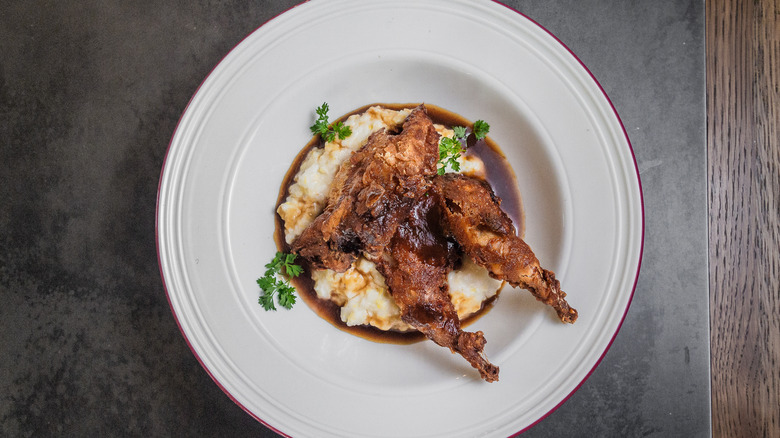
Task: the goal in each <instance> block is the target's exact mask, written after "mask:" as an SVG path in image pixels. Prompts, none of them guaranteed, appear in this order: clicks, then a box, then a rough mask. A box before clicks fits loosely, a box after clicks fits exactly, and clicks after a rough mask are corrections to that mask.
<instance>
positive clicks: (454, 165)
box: [438, 120, 490, 175]
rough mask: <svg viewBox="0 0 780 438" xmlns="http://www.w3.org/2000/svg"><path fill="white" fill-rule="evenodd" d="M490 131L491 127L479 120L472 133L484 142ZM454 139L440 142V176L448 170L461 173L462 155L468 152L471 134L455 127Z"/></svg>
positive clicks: (462, 128) (444, 138) (463, 128)
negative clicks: (466, 146) (460, 160)
mask: <svg viewBox="0 0 780 438" xmlns="http://www.w3.org/2000/svg"><path fill="white" fill-rule="evenodd" d="M489 130H490V125H488V124H487V122H485V121H484V120H477V121H476V122H474V126H473V127H472V130H471V132H472V133H473V134H474V137H476V138H477V140H482V139H483V138H485V137H486V136H487V133H488V131H489ZM452 132H453V135H452V137H442V138H441V140H439V164H440V166H441V167H439V169H438V173H439V175H444V174H445V173H446V172H447V168H448V167H449V168H450V169H452V170H454V171H455V172H459V171H460V162H459V161H458V158H460V156H461V154H462V153H463V152H465V151H466V148H465V144H466V139H467V138H468V136H469V134H468V131H467V130H466V128H465V127H463V126H453V127H452Z"/></svg>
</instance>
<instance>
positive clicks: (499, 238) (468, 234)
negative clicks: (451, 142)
mask: <svg viewBox="0 0 780 438" xmlns="http://www.w3.org/2000/svg"><path fill="white" fill-rule="evenodd" d="M433 181H434V184H433V190H434V191H435V192H436V193H437V194H438V199H439V202H440V205H441V210H442V217H443V219H444V220H443V222H444V227H445V229H446V230H447V232H449V233H450V234H451V235H452V237H453V238H454V239H455V240H456V241H457V242H458V243H459V244H460V245H461V246H462V247H463V249H464V250H465V252H466V254H468V255H469V256H470V257H471V258H472V260H474V262H475V263H477V264H479V265H481V266H483V267H485V268H486V269H487V270H488V272H490V275H491V276H492V277H494V278H497V279H499V280H505V281H507V282H509V283H510V284H511V285H512V286H515V287H522V288H525V289H528V290H529V291H530V292H531V293H532V294H533V295H534V296H535V297H536V299H537V300H539V301H542V302H543V303H545V304H547V305H549V306H552V307H553V308H554V309H555V311H556V312H557V313H558V317H559V318H560V320H561V321H563V322H568V323H573V322H574V321H576V319H577V311H576V310H575V309H573V308H572V307H570V306H569V303H567V302H566V299H565V297H566V293H565V292H563V291H562V290H561V286H560V283H559V282H558V280H556V279H555V274H554V273H553V272H551V271H548V270H546V269H543V268H542V267H541V266H540V265H539V260H537V258H536V256H535V255H534V253H533V251H532V250H531V248H530V247H529V246H528V245H527V244H526V243H525V242H524V241H523V239H521V238H520V237H518V236H517V235H516V234H515V229H514V226H513V225H512V220H511V219H510V218H509V216H507V215H506V213H504V211H503V210H502V209H501V205H500V204H501V200H500V199H499V198H498V197H497V196H496V195H495V194H494V193H493V190H492V189H491V188H490V186H489V185H488V184H487V183H485V182H483V181H480V180H476V179H473V178H469V177H466V176H463V175H458V174H446V175H442V176H437V177H435V178H434V179H433Z"/></svg>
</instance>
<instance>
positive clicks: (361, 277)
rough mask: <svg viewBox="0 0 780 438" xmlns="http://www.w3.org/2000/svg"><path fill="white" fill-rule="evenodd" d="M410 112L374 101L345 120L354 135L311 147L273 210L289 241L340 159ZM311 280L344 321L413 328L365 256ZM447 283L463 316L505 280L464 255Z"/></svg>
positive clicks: (469, 163)
mask: <svg viewBox="0 0 780 438" xmlns="http://www.w3.org/2000/svg"><path fill="white" fill-rule="evenodd" d="M410 112H411V109H404V110H401V111H395V110H390V109H386V108H382V107H379V106H372V107H370V108H369V109H368V110H366V111H365V112H363V113H361V114H355V115H352V116H350V117H349V118H347V120H346V121H345V122H344V124H345V125H347V126H349V127H350V128H351V129H352V135H350V136H349V137H347V138H346V139H344V140H340V139H338V138H337V139H336V140H334V141H331V142H326V143H325V144H324V146H323V147H322V148H314V149H312V150H311V151H309V153H308V155H307V156H306V158H304V160H303V162H302V163H301V167H300V169H299V170H298V173H297V174H296V175H295V178H294V180H293V183H292V184H291V185H290V189H289V196H288V197H287V199H286V200H285V202H284V203H283V204H281V205H280V206H279V208H278V210H277V212H278V213H279V216H280V217H281V218H282V220H283V221H284V235H285V240H286V241H287V243H288V244H290V243H292V242H293V240H295V238H296V237H298V236H299V235H300V234H301V233H302V232H303V230H304V229H305V228H306V227H307V226H309V224H311V223H312V222H313V221H314V218H316V217H317V216H318V215H319V214H320V213H321V212H322V210H323V209H324V208H325V203H326V202H327V196H328V191H329V190H330V185H331V183H332V182H333V178H334V177H335V175H336V172H337V171H338V169H339V167H340V166H341V164H342V163H343V162H344V161H346V160H347V159H348V158H349V157H350V155H351V154H352V153H353V152H355V151H357V150H358V149H360V148H361V147H362V146H363V145H364V144H365V143H366V140H368V137H369V136H370V135H371V133H373V132H375V131H378V130H380V129H382V128H385V129H388V130H393V129H395V128H398V127H400V125H401V124H403V121H404V120H405V119H406V116H408V115H409V113H410ZM435 128H436V130H437V131H438V132H439V134H440V135H442V136H443V137H451V136H452V135H453V132H452V130H450V129H448V128H446V127H444V126H441V125H435ZM459 161H460V165H461V170H460V171H461V172H462V173H466V174H469V175H473V176H484V175H485V166H484V164H483V163H482V161H481V160H480V159H479V158H477V157H472V156H468V157H465V156H462V157H461V158H460V159H459ZM448 170H449V171H451V169H448ZM312 279H313V280H314V290H315V291H316V293H317V296H318V297H319V298H322V299H329V300H331V301H333V302H334V303H336V304H337V305H338V306H339V307H341V320H342V321H343V322H344V323H346V324H347V325H349V326H355V325H371V326H374V327H376V328H378V329H380V330H398V331H407V330H413V329H412V328H411V327H410V326H408V325H407V324H406V323H404V322H403V321H401V312H400V309H399V308H398V306H397V305H396V304H395V301H394V300H393V298H392V297H391V296H390V293H389V291H388V290H387V285H386V284H385V279H384V277H383V276H382V274H380V273H379V272H378V271H377V269H376V265H374V263H372V262H370V261H369V260H366V259H365V258H363V257H358V259H357V260H356V261H355V262H354V263H353V264H352V267H350V268H349V269H348V270H346V271H345V272H342V273H338V272H335V271H332V270H329V269H322V270H315V271H314V272H312ZM448 282H449V289H450V298H451V299H452V302H453V304H454V305H455V309H456V310H457V312H458V316H459V317H460V318H461V319H463V318H465V317H467V316H469V315H471V314H472V313H474V312H476V311H478V310H479V309H480V308H481V307H482V303H483V301H484V300H486V299H488V298H490V297H492V296H494V295H495V294H496V293H497V292H498V290H499V289H500V288H501V285H502V284H503V283H502V282H501V281H500V280H495V279H493V278H491V277H490V276H489V275H488V273H487V270H485V269H484V268H482V267H480V266H477V265H476V264H474V263H473V262H472V261H471V260H470V259H468V257H466V256H464V259H463V264H462V266H461V267H460V268H459V269H458V270H455V271H452V272H450V273H449V276H448Z"/></svg>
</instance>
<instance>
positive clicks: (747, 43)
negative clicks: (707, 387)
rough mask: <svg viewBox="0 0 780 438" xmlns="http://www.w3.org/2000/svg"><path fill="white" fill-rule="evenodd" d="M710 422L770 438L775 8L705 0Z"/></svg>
mask: <svg viewBox="0 0 780 438" xmlns="http://www.w3.org/2000/svg"><path fill="white" fill-rule="evenodd" d="M706 26H707V27H706V31H707V115H708V118H707V134H708V145H707V152H708V178H709V182H710V186H709V227H710V228H709V260H710V267H709V269H710V329H711V332H710V341H711V367H712V368H711V370H712V419H713V435H714V436H716V437H780V296H779V295H780V219H779V218H780V139H779V138H778V137H780V128H779V127H778V126H779V125H780V109H779V107H780V76H779V75H780V0H761V1H759V0H756V1H754V0H747V1H746V0H723V1H717V0H707V2H706Z"/></svg>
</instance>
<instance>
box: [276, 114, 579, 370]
mask: <svg viewBox="0 0 780 438" xmlns="http://www.w3.org/2000/svg"><path fill="white" fill-rule="evenodd" d="M434 108H436V107H434ZM437 111H439V109H438V108H437ZM326 112H327V106H326V105H323V107H321V108H320V109H318V114H319V115H320V119H319V120H318V124H319V126H318V124H317V123H316V124H315V126H313V127H312V129H313V131H315V132H318V135H317V136H316V137H315V139H314V140H313V143H311V144H310V145H309V146H308V147H307V148H305V149H304V152H303V154H302V155H301V156H300V157H301V158H300V159H299V160H296V163H294V164H293V166H292V168H291V169H292V170H291V172H290V174H289V175H291V176H292V178H286V182H285V183H284V184H283V185H282V189H281V193H280V202H279V205H278V208H277V212H278V214H279V218H280V222H279V223H278V225H279V229H280V234H281V236H280V239H279V240H280V242H279V244H280V246H282V248H281V249H282V250H284V251H285V252H291V253H293V254H296V255H297V256H298V257H300V259H302V262H303V265H304V280H303V281H301V282H298V286H299V288H300V289H303V292H304V293H306V290H307V289H312V290H313V292H314V293H315V294H316V296H317V298H318V299H319V300H326V301H329V302H332V303H334V304H335V305H336V306H338V307H339V308H340V312H339V316H340V321H341V322H342V323H343V324H346V325H347V326H372V327H374V328H375V329H378V330H384V331H392V332H396V333H398V332H401V333H407V332H419V333H422V334H423V335H424V336H425V337H427V338H428V339H431V340H433V341H434V342H435V343H436V344H438V345H440V346H443V347H447V348H449V349H450V350H451V351H452V352H453V353H458V354H460V355H461V356H463V358H464V359H466V361H468V362H469V363H470V364H471V366H472V367H474V368H475V369H477V370H478V371H479V373H480V376H481V377H482V378H483V379H484V380H486V381H488V382H492V381H496V380H498V373H499V369H498V367H497V366H495V365H494V364H492V363H490V361H489V360H488V359H487V357H486V356H485V354H484V346H485V343H486V342H487V341H486V339H485V336H484V334H483V333H482V332H481V331H477V332H468V331H465V330H463V326H462V323H461V321H462V320H464V319H465V318H468V317H469V316H472V315H474V314H476V313H478V312H479V311H480V310H481V309H484V308H485V305H486V303H487V302H489V300H490V299H492V298H493V297H495V296H496V294H497V293H498V292H499V290H500V289H501V287H502V285H503V283H504V282H506V283H509V284H510V285H512V286H515V287H521V288H524V289H527V290H529V291H530V292H531V293H532V294H533V295H534V296H535V297H536V298H537V299H538V300H540V301H542V302H544V303H546V304H548V305H550V306H551V307H552V308H553V309H554V310H555V311H556V312H557V315H558V317H559V319H560V320H561V321H563V322H567V323H573V322H574V321H575V320H576V319H577V311H576V310H575V309H573V308H572V307H571V306H569V304H568V302H567V301H566V299H565V296H566V294H565V293H564V292H563V291H562V290H561V288H560V284H559V282H558V280H557V279H556V278H555V274H554V273H553V272H552V271H549V270H546V269H544V268H542V267H541V266H540V264H539V261H538V260H537V258H536V256H535V255H534V253H533V251H532V250H531V248H530V247H529V246H528V245H527V244H526V243H525V241H524V240H523V239H522V238H521V236H520V235H518V229H517V228H516V227H515V224H514V222H513V220H512V219H511V217H510V214H508V213H507V211H505V210H504V209H503V208H502V200H501V198H500V197H499V196H497V195H496V194H495V192H494V190H493V188H492V187H491V185H490V184H489V182H488V181H487V175H488V174H489V173H490V172H491V168H490V167H488V166H486V165H485V162H483V160H482V159H480V157H479V156H478V155H475V154H467V153H465V151H466V148H467V146H468V145H469V143H471V144H474V142H475V141H476V140H482V139H483V138H484V136H485V134H486V131H487V127H488V125H487V124H486V123H484V122H482V121H478V122H479V123H476V122H475V123H474V124H469V126H447V125H445V124H442V123H434V120H432V119H431V117H430V116H429V114H428V112H429V111H428V109H427V108H426V105H417V106H408V107H399V106H393V108H390V107H386V106H380V105H373V106H369V107H367V108H365V109H364V110H359V111H356V112H355V113H354V114H351V115H349V117H345V118H342V119H343V120H338V121H336V122H334V123H333V124H328V123H327V121H325V122H324V125H323V121H322V119H323V115H324V114H325V113H326ZM325 120H327V119H325ZM320 143H321V144H320ZM494 166H497V165H496V164H494ZM499 171H500V170H498V169H496V172H499ZM515 204H519V203H515ZM515 216H516V217H522V214H521V213H519V212H515Z"/></svg>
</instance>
